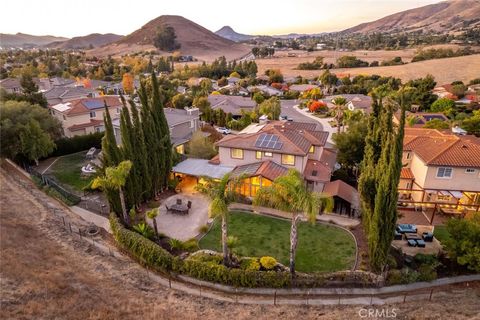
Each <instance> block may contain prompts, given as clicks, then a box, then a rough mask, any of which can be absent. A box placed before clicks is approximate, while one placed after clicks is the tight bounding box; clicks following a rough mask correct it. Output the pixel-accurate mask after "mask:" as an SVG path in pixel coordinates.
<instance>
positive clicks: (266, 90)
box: [247, 85, 283, 97]
mask: <svg viewBox="0 0 480 320" xmlns="http://www.w3.org/2000/svg"><path fill="white" fill-rule="evenodd" d="M247 90H248V91H249V92H257V91H259V92H261V93H263V94H266V95H268V96H270V97H273V96H275V97H279V96H282V95H283V92H282V91H281V90H278V89H276V88H273V87H271V86H267V85H257V86H249V87H248V88H247Z"/></svg>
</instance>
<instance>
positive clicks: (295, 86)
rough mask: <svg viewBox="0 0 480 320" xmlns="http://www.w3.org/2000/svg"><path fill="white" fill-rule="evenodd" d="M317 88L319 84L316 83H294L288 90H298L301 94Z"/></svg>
mask: <svg viewBox="0 0 480 320" xmlns="http://www.w3.org/2000/svg"><path fill="white" fill-rule="evenodd" d="M315 88H319V86H317V85H315V84H292V85H291V86H290V87H289V88H288V90H290V91H297V92H300V94H302V93H304V92H305V91H309V90H312V89H315Z"/></svg>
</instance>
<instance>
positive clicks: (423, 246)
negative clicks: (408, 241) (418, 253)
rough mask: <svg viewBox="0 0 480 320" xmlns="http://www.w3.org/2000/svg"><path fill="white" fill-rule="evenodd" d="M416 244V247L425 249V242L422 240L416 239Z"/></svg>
mask: <svg viewBox="0 0 480 320" xmlns="http://www.w3.org/2000/svg"><path fill="white" fill-rule="evenodd" d="M416 242H417V247H419V248H425V241H423V240H422V239H418V240H416Z"/></svg>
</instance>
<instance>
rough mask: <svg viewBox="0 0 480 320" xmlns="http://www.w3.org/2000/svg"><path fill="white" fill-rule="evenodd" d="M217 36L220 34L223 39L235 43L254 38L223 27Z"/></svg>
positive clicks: (217, 32)
mask: <svg viewBox="0 0 480 320" xmlns="http://www.w3.org/2000/svg"><path fill="white" fill-rule="evenodd" d="M215 34H218V35H219V36H220V37H222V38H225V39H228V40H232V41H235V42H240V41H247V40H250V39H252V38H253V36H250V35H247V34H241V33H238V32H236V31H235V30H233V28H232V27H230V26H223V27H221V28H220V29H219V30H217V31H215Z"/></svg>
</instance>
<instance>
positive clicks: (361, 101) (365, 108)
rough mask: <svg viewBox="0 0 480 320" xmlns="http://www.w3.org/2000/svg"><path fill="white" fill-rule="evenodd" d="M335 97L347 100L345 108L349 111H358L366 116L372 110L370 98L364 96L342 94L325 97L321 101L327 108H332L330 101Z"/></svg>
mask: <svg viewBox="0 0 480 320" xmlns="http://www.w3.org/2000/svg"><path fill="white" fill-rule="evenodd" d="M337 97H344V98H345V99H346V100H347V104H346V107H347V108H348V110H350V111H355V110H360V111H362V112H363V113H366V114H368V113H370V111H371V110H372V102H373V100H372V97H370V96H367V95H364V94H342V95H334V96H327V97H325V98H323V99H322V101H323V102H325V103H326V104H327V106H328V107H329V108H333V107H334V104H333V102H332V100H333V99H335V98H337Z"/></svg>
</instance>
